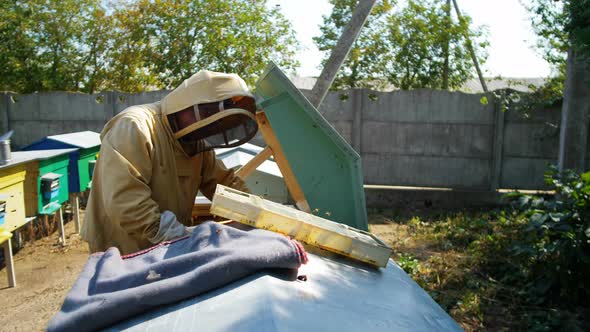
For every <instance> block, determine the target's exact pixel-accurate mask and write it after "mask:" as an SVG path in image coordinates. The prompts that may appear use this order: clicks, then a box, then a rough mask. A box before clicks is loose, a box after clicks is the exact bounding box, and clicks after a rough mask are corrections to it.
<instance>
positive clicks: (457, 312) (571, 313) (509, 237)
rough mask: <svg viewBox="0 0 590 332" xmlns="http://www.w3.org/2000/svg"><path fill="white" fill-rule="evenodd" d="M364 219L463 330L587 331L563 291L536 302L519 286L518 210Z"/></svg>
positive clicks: (585, 312)
mask: <svg viewBox="0 0 590 332" xmlns="http://www.w3.org/2000/svg"><path fill="white" fill-rule="evenodd" d="M369 222H370V226H369V228H370V231H371V232H372V233H374V234H376V235H377V236H378V237H380V238H381V239H382V240H383V241H385V242H387V243H388V244H389V245H391V246H392V248H393V249H394V254H393V259H394V260H395V261H396V262H397V263H398V265H400V267H402V268H403V269H404V270H405V271H406V272H407V273H408V274H409V275H410V276H411V277H412V278H413V279H414V280H415V281H416V282H417V283H418V284H419V285H420V286H421V287H422V288H424V289H425V290H426V291H427V292H428V293H429V294H430V295H431V296H432V298H433V299H434V300H435V301H437V302H438V303H439V305H440V306H441V307H442V308H443V309H444V310H446V311H447V312H448V313H449V314H450V315H451V316H452V317H453V318H454V319H455V320H456V321H457V322H458V323H459V324H460V325H461V326H462V327H463V328H464V329H465V330H466V331H481V330H493V331H513V330H527V331H555V330H566V331H585V330H589V329H590V324H589V322H588V318H586V317H590V315H589V313H590V310H589V308H588V307H582V306H580V305H575V306H572V305H571V304H570V303H567V301H566V300H564V299H565V298H567V296H566V297H560V298H559V299H558V300H553V299H552V300H549V299H547V298H541V299H539V297H535V296H531V290H530V289H527V288H526V287H524V285H525V279H526V278H525V275H524V274H520V273H521V272H519V271H522V270H523V269H522V265H523V264H522V263H521V261H518V260H517V259H516V258H515V256H514V255H513V252H512V248H513V247H514V243H515V241H518V240H519V239H521V238H522V229H523V227H525V226H526V224H527V223H528V220H526V219H525V218H522V217H519V215H518V214H517V213H516V212H514V213H510V212H508V213H507V212H503V211H467V210H463V211H432V210H429V211H399V210H398V211H393V210H391V211H390V210H373V211H369ZM523 273H524V272H523ZM566 295H567V294H566ZM572 295H573V294H572Z"/></svg>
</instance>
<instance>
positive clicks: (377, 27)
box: [313, 0, 393, 89]
mask: <svg viewBox="0 0 590 332" xmlns="http://www.w3.org/2000/svg"><path fill="white" fill-rule="evenodd" d="M357 2H358V1H357V0H330V3H331V4H332V5H333V6H334V7H333V9H332V12H331V13H330V16H324V22H323V24H322V25H321V26H320V31H321V32H322V34H321V35H320V36H319V37H314V38H313V40H314V42H315V43H316V45H317V46H318V49H319V50H320V51H325V52H326V57H325V58H324V59H323V61H322V66H323V65H324V64H325V63H326V61H327V60H328V57H329V55H330V51H331V50H332V48H333V47H334V46H335V45H336V43H337V42H338V40H339V39H340V35H341V34H342V31H343V30H344V28H345V27H346V25H347V24H348V23H349V22H350V19H351V17H352V12H353V11H354V8H355V7H356V4H357ZM392 5H393V3H392V2H390V1H388V0H380V1H379V2H378V3H377V4H376V5H375V7H374V8H373V11H372V12H371V15H370V17H369V18H368V19H367V22H366V23H365V25H364V26H363V28H362V29H361V32H360V35H359V37H358V39H357V40H356V41H355V42H354V44H353V46H352V48H351V50H350V52H349V54H348V56H347V58H346V59H345V61H344V63H343V64H342V67H341V68H340V70H339V71H338V74H337V75H336V78H335V80H334V83H333V84H332V88H333V89H339V88H343V89H346V88H359V87H372V86H373V84H374V80H375V75H376V74H377V73H378V72H379V69H378V66H379V61H380V60H379V59H380V58H381V56H382V54H383V53H384V52H383V50H384V48H385V45H384V40H383V38H382V34H383V29H382V22H383V17H384V16H385V14H386V13H387V12H388V11H389V10H390V9H391V7H392Z"/></svg>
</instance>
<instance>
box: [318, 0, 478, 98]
mask: <svg viewBox="0 0 590 332" xmlns="http://www.w3.org/2000/svg"><path fill="white" fill-rule="evenodd" d="M331 3H332V4H333V5H334V9H333V11H332V13H331V15H330V16H329V17H324V23H323V25H322V26H321V27H320V30H321V31H322V35H321V36H320V37H316V38H314V41H315V42H316V44H317V45H318V48H319V49H320V50H321V51H329V50H331V48H332V47H333V46H334V44H335V43H336V41H337V40H338V37H339V34H340V32H341V31H342V29H343V27H344V26H345V25H346V24H347V23H348V21H349V20H350V15H351V13H352V10H353V9H354V6H355V5H356V3H357V1H354V0H332V1H331ZM392 8H393V7H392V4H391V3H390V2H389V1H382V2H381V3H380V4H379V5H377V6H376V7H375V9H374V11H373V13H372V14H371V17H369V19H368V21H367V23H366V25H365V27H363V30H362V31H361V35H360V36H359V39H358V40H357V41H356V42H355V44H354V47H353V48H352V50H351V51H350V54H349V58H348V59H347V60H346V62H345V63H344V65H343V66H342V68H341V71H340V73H339V74H338V76H337V77H336V80H335V82H334V85H333V87H334V88H355V87H370V88H379V87H383V85H385V84H387V85H393V86H395V87H397V88H401V89H415V88H443V87H444V86H445V84H444V83H445V82H444V81H445V80H444V77H445V75H444V72H445V67H446V66H445V59H447V58H448V59H449V61H448V63H449V67H448V68H449V71H448V82H447V84H446V86H448V87H450V88H458V87H460V86H461V85H462V84H463V83H464V82H465V81H466V80H467V79H469V78H471V77H472V76H473V73H474V70H473V68H474V67H473V63H472V60H471V58H470V55H469V51H468V49H467V46H466V40H465V38H464V34H466V35H468V36H469V37H470V38H471V40H476V41H479V43H477V46H479V47H477V56H478V59H479V61H480V62H483V61H485V58H486V56H487V55H486V52H485V48H486V47H487V45H488V43H487V42H486V41H485V40H483V39H484V33H483V30H482V29H481V28H475V29H470V28H469V25H470V23H471V19H470V18H469V17H468V16H464V20H463V23H462V24H461V23H459V22H458V20H457V19H455V20H454V21H452V20H450V19H449V15H448V14H447V13H448V11H449V9H450V8H449V7H448V5H447V4H446V2H445V1H441V0H410V1H408V3H407V5H406V6H405V7H403V8H401V9H398V10H395V11H394V10H392ZM324 61H325V60H324Z"/></svg>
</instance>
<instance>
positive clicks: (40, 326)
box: [0, 212, 88, 331]
mask: <svg viewBox="0 0 590 332" xmlns="http://www.w3.org/2000/svg"><path fill="white" fill-rule="evenodd" d="M81 217H82V218H83V212H82V216H81ZM82 220H83V219H82ZM65 229H66V237H67V238H66V243H67V246H65V247H62V246H61V245H60V244H59V243H58V236H59V232H54V233H53V234H51V235H50V236H48V237H44V238H42V239H39V240H36V241H34V242H25V244H24V246H23V248H22V249H20V250H19V251H18V252H17V253H16V254H15V255H14V268H15V271H16V284H17V285H16V287H15V288H9V287H8V279H7V276H6V268H2V270H0V308H2V315H0V330H1V331H43V330H44V329H45V327H46V326H47V323H48V322H49V320H50V319H51V318H52V317H53V315H54V314H55V313H56V312H57V311H58V310H59V308H60V306H61V304H62V303H63V299H64V297H65V296H66V294H67V292H68V291H69V290H70V288H71V287H72V285H73V284H74V281H75V280H76V278H77V277H78V274H79V273H80V271H82V268H83V267H84V263H86V259H87V258H88V249H87V248H88V247H87V245H86V242H84V241H81V239H80V236H79V235H77V234H75V226H74V222H72V221H70V222H67V223H66V226H65Z"/></svg>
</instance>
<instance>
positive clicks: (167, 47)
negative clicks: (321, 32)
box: [0, 0, 298, 93]
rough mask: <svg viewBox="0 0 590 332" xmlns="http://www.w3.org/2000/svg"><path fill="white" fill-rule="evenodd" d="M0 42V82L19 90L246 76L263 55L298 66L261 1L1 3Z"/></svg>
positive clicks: (291, 41)
mask: <svg viewBox="0 0 590 332" xmlns="http://www.w3.org/2000/svg"><path fill="white" fill-rule="evenodd" d="M107 3H108V5H106V4H107ZM103 4H105V5H104V6H103ZM0 45H1V46H2V47H0V89H2V90H12V91H15V92H21V93H27V92H33V91H46V90H66V91H84V92H94V91H98V90H103V89H116V90H122V91H129V92H136V91H143V90H147V89H155V88H174V87H176V86H177V85H178V84H179V83H180V82H181V81H182V80H184V79H186V78H187V77H189V76H190V75H191V74H193V73H194V72H196V71H198V70H201V69H209V70H215V71H224V72H234V73H237V74H239V75H241V76H242V77H243V78H244V79H245V80H246V81H247V82H249V83H252V82H253V81H254V80H255V79H256V76H257V75H259V74H260V73H261V72H262V70H263V69H264V67H265V66H266V64H267V63H268V62H269V61H270V60H273V61H275V62H277V63H278V64H279V65H281V66H282V67H283V68H286V69H292V68H294V67H295V66H297V65H298V64H297V62H296V61H295V60H294V53H295V50H296V47H297V41H296V39H295V37H294V32H293V30H292V29H291V26H290V23H289V22H288V21H287V20H286V19H285V18H284V17H283V16H282V15H281V14H280V12H279V11H278V9H276V8H275V9H268V8H267V6H266V1H243V0H242V1H240V0H220V1H213V0H205V1H189V0H182V1H172V0H115V1H113V2H103V1H93V0H59V1H58V0H26V1H3V2H1V3H0Z"/></svg>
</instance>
